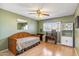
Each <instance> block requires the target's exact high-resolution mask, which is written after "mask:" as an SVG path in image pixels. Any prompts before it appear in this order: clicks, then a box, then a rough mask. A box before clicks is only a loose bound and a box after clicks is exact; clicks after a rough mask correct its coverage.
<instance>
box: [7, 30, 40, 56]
mask: <svg viewBox="0 0 79 59" xmlns="http://www.w3.org/2000/svg"><path fill="white" fill-rule="evenodd" d="M39 43H40V37H39V36H38V35H34V34H30V33H27V32H19V33H16V34H13V35H11V36H10V37H9V38H8V49H9V50H10V51H11V52H12V53H13V54H14V55H18V54H20V53H23V52H24V51H26V50H28V49H30V48H32V47H34V46H36V45H38V44H39Z"/></svg>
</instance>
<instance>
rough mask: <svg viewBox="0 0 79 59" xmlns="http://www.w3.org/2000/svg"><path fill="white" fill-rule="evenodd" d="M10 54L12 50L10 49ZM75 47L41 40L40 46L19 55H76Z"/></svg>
mask: <svg viewBox="0 0 79 59" xmlns="http://www.w3.org/2000/svg"><path fill="white" fill-rule="evenodd" d="M7 53H9V56H11V55H12V54H10V52H9V51H8V52H7ZM75 55H76V54H75V50H74V48H71V47H67V46H61V45H55V44H52V43H45V42H41V43H40V44H39V45H38V46H36V47H33V48H31V49H29V50H28V51H25V52H24V53H22V54H20V55H18V56H75Z"/></svg>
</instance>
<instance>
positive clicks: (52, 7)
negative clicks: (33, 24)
mask: <svg viewBox="0 0 79 59" xmlns="http://www.w3.org/2000/svg"><path fill="white" fill-rule="evenodd" d="M77 5H78V4H77V3H2V4H0V8H2V9H5V10H8V11H11V12H14V13H17V14H20V15H23V16H26V17H30V18H33V19H35V20H37V19H38V17H37V16H36V15H33V14H29V12H30V11H31V10H35V9H37V8H43V9H44V10H45V11H47V12H48V13H49V15H50V16H43V17H42V18H41V19H42V20H45V19H49V18H55V17H62V16H68V15H73V14H74V12H75V10H76V8H77Z"/></svg>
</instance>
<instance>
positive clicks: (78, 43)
mask: <svg viewBox="0 0 79 59" xmlns="http://www.w3.org/2000/svg"><path fill="white" fill-rule="evenodd" d="M77 16H79V5H78V7H77V9H76V11H75V14H74V20H76V17H77ZM74 22H75V21H74ZM75 48H76V51H77V53H78V55H79V28H76V27H75Z"/></svg>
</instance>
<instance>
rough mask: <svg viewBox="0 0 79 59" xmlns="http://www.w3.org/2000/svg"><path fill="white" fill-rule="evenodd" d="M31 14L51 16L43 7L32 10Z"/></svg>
mask: <svg viewBox="0 0 79 59" xmlns="http://www.w3.org/2000/svg"><path fill="white" fill-rule="evenodd" d="M29 14H36V15H37V16H38V17H40V16H49V14H48V12H46V11H43V10H42V9H40V8H38V9H36V10H32V12H29Z"/></svg>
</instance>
